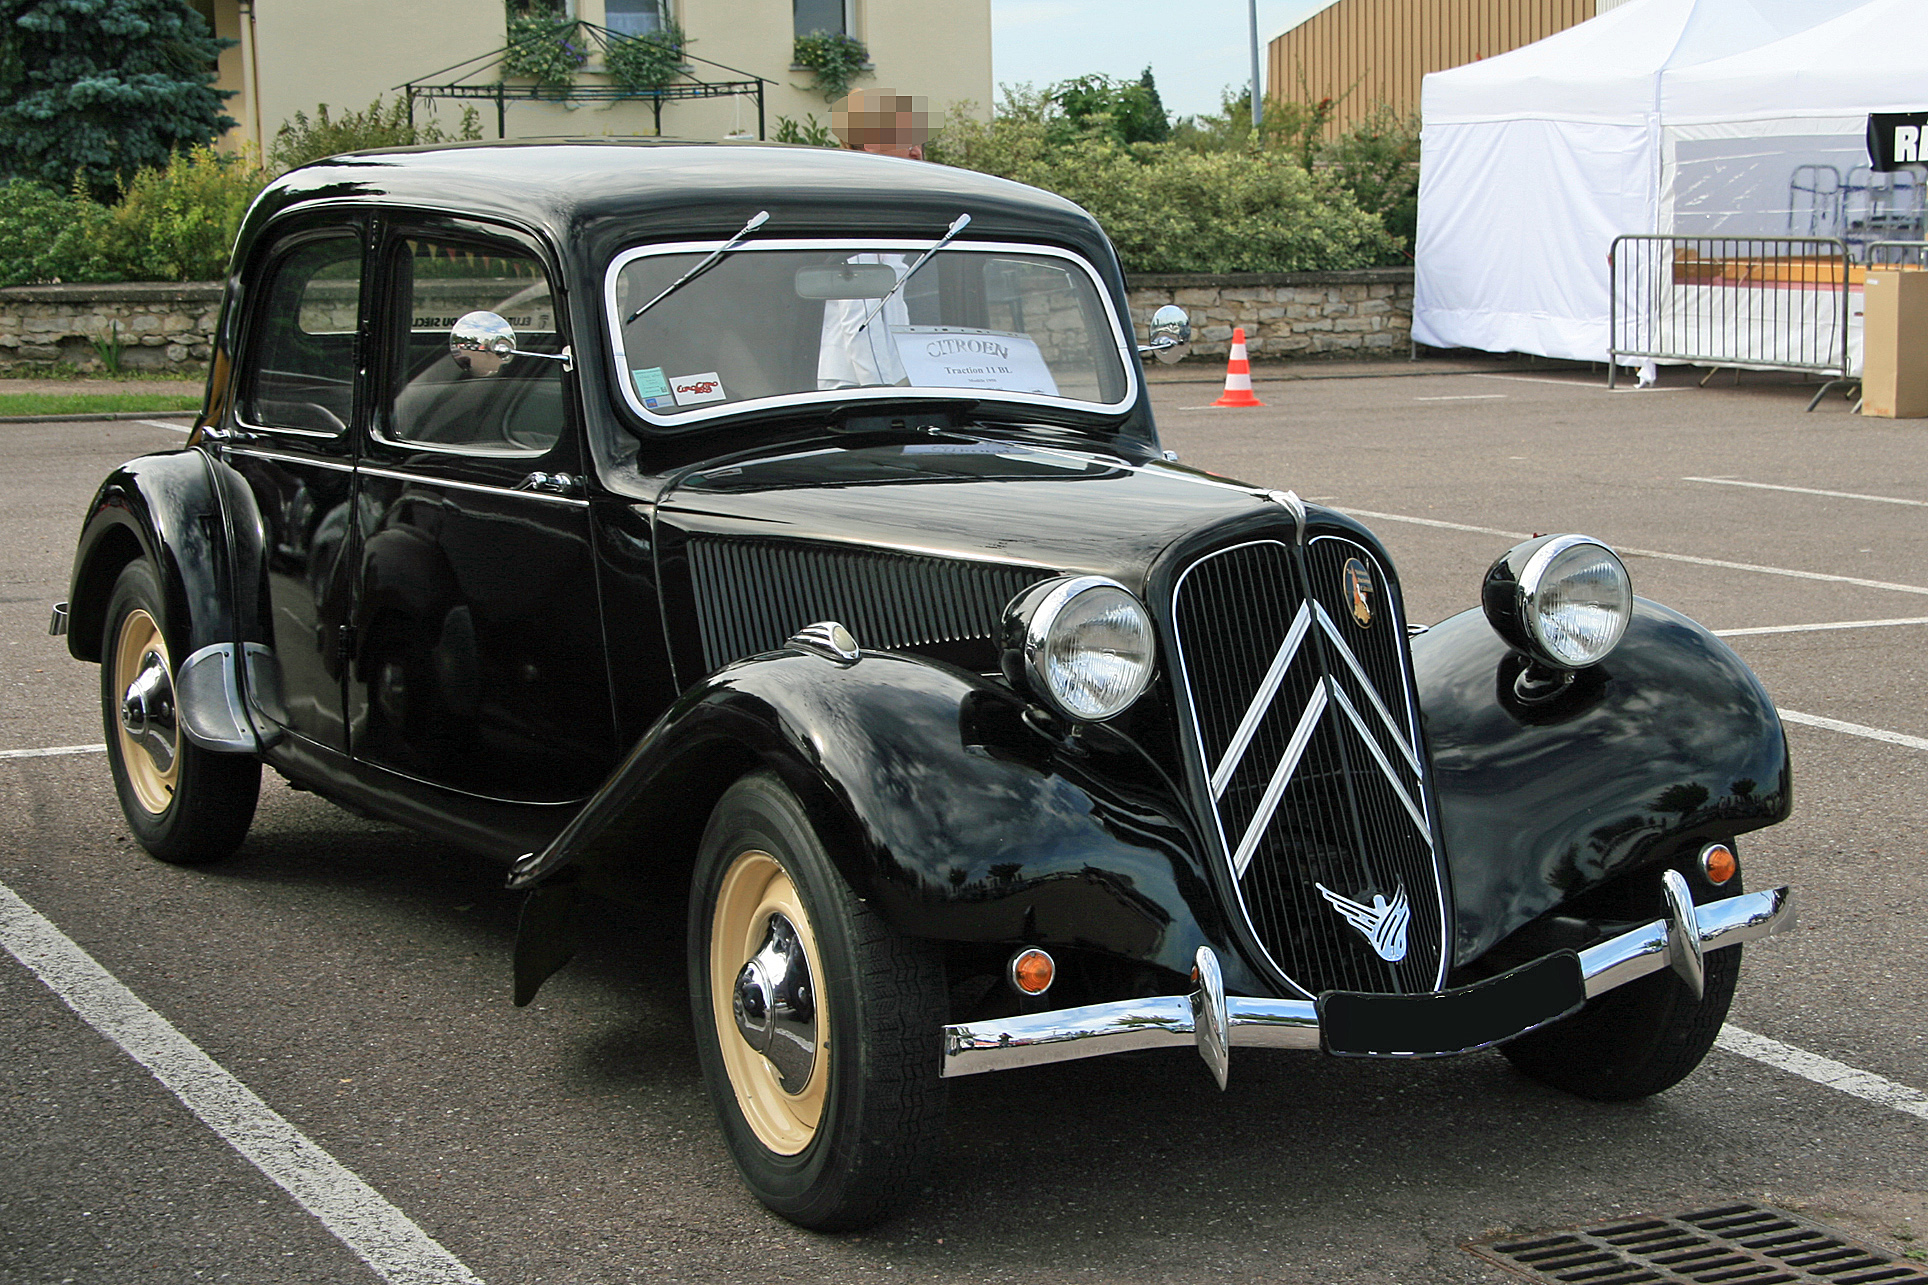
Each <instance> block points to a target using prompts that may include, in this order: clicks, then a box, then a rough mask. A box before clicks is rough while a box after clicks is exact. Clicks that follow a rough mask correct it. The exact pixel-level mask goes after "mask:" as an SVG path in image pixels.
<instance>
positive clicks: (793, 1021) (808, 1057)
mask: <svg viewBox="0 0 1928 1285" xmlns="http://www.w3.org/2000/svg"><path fill="white" fill-rule="evenodd" d="M731 1007H732V1009H733V1010H734V1011H735V1013H736V1029H737V1034H739V1035H741V1036H742V1037H743V1040H744V1042H745V1043H746V1044H748V1045H749V1046H750V1047H751V1048H753V1049H755V1050H756V1051H757V1052H758V1053H761V1054H762V1055H763V1056H764V1057H766V1058H768V1059H769V1060H770V1065H771V1066H773V1067H775V1068H776V1071H777V1079H778V1082H779V1083H781V1084H782V1086H783V1090H784V1092H786V1093H797V1092H800V1091H801V1090H802V1089H803V1086H804V1085H805V1084H807V1083H809V1081H810V1071H811V1068H812V1067H814V1066H815V1065H816V1063H817V993H816V989H815V987H814V985H813V984H812V981H811V977H810V961H809V959H808V958H807V957H806V956H805V955H804V952H803V942H802V941H801V940H800V939H799V938H798V936H797V930H796V926H795V925H793V924H792V923H791V922H790V921H789V919H788V918H786V917H785V916H783V915H782V914H775V913H773V914H772V915H771V916H770V923H769V928H768V930H767V932H766V933H765V934H764V938H763V945H762V946H761V947H760V948H759V949H758V950H757V952H756V954H755V955H752V956H751V957H750V962H749V963H747V964H745V965H743V971H741V972H739V973H738V974H737V975H736V988H735V994H734V995H733V996H732V1003H731Z"/></svg>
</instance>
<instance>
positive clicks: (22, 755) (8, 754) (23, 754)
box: [0, 745, 107, 759]
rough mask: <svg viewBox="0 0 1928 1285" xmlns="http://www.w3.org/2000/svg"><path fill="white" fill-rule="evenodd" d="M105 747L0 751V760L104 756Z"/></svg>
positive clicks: (52, 746) (63, 747) (77, 746)
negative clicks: (80, 755) (81, 755)
mask: <svg viewBox="0 0 1928 1285" xmlns="http://www.w3.org/2000/svg"><path fill="white" fill-rule="evenodd" d="M106 752H107V747H106V746H105V745H50V746H48V747H47V748H46V749H44V750H0V759H50V758H56V757H58V756H60V755H62V754H105V753H106Z"/></svg>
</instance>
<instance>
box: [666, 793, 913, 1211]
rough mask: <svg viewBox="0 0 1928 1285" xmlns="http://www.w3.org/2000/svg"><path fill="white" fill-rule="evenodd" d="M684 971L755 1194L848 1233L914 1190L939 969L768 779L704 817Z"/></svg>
mask: <svg viewBox="0 0 1928 1285" xmlns="http://www.w3.org/2000/svg"><path fill="white" fill-rule="evenodd" d="M689 968H690V1003H691V1007H692V1009H693V1012H694V1017H695V1021H696V1036H697V1050H698V1054H699V1057H700V1058H701V1061H702V1065H703V1076H704V1079H705V1080H706V1081H707V1083H708V1085H709V1090H710V1096H711V1099H712V1101H713V1103H714V1104H715V1107H716V1112H717V1116H718V1118H719V1120H720V1121H721V1123H722V1126H723V1133H724V1138H725V1140H726V1141H727V1143H728V1144H729V1148H730V1154H731V1156H732V1158H733V1159H734V1160H735V1161H736V1166H737V1169H738V1170H739V1171H740V1172H741V1173H742V1175H743V1180H744V1182H746V1183H747V1184H748V1185H749V1187H750V1190H751V1191H752V1192H753V1193H755V1195H756V1197H757V1199H758V1200H761V1201H762V1202H763V1203H764V1204H765V1205H767V1206H769V1207H770V1208H771V1209H772V1210H774V1211H775V1212H776V1213H778V1214H781V1215H782V1216H783V1217H785V1218H787V1219H789V1220H790V1221H791V1222H794V1223H797V1224H798V1225H800V1226H804V1227H810V1228H814V1229H816V1230H819V1231H845V1230H850V1229H853V1228H857V1227H862V1226H866V1225H868V1224H870V1223H873V1222H875V1221H877V1220H878V1219H879V1218H881V1217H883V1216H884V1214H885V1213H887V1212H888V1211H889V1208H890V1206H891V1205H893V1204H895V1203H897V1202H898V1201H901V1200H902V1199H904V1198H905V1197H906V1196H908V1195H910V1194H912V1193H914V1192H915V1191H916V1190H917V1178H918V1175H919V1173H920V1172H921V1170H922V1168H923V1166H924V1163H925V1162H926V1161H927V1160H928V1158H929V1157H930V1155H931V1154H932V1153H933V1152H934V1151H935V1149H936V1146H937V1143H938V1140H939V1138H940V1136H941V1134H942V1131H943V1115H944V1097H945V1094H944V1082H943V1080H942V1079H940V1078H939V1076H938V1051H939V1028H940V1027H941V1026H942V1025H943V1022H944V1017H945V1004H946V990H945V985H944V968H943V961H942V959H941V957H940V956H939V954H938V952H937V950H936V948H935V947H933V946H932V945H930V944H929V943H927V942H921V941H916V940H913V939H911V938H907V937H903V936H901V935H899V934H898V933H896V932H894V931H893V930H892V929H891V928H890V927H889V926H888V925H887V924H885V923H884V922H883V920H882V919H881V918H880V917H879V916H878V915H877V913H876V912H875V911H874V910H872V909H871V908H870V907H868V906H866V905H865V904H864V903H863V902H861V901H859V900H858V899H857V897H856V896H855V895H854V894H853V893H852V892H851V890H850V888H849V886H848V885H847V884H846V883H845V882H844V880H843V878H842V876H841V875H839V874H838V873H837V870H836V868H835V867H834V866H833V865H832V864H831V862H830V859H829V857H828V855H827V854H826V852H825V850H824V847H823V844H822V842H821V841H820V839H819V838H818V836H817V834H816V831H815V829H814V827H813V826H812V825H811V824H810V821H809V819H808V817H807V816H806V815H805V813H804V810H803V807H802V805H801V804H799V803H798V802H797V799H796V796H795V795H793V794H792V793H791V792H790V791H789V790H788V789H787V788H786V787H785V786H784V785H783V784H782V783H781V782H780V781H778V780H777V779H776V778H775V777H774V776H771V775H768V774H763V773H759V774H756V775H753V776H748V777H745V778H744V779H743V780H741V781H738V782H737V783H736V784H735V785H733V786H731V787H730V790H729V791H728V793H726V794H725V795H724V796H723V798H722V800H721V801H720V802H719V803H718V804H717V806H716V810H715V811H714V812H713V813H712V814H711V817H710V823H709V828H708V829H707V831H706V832H705V833H704V836H703V846H702V849H701V851H700V853H699V854H698V857H697V863H696V875H695V879H694V881H693V885H692V888H691V894H690V923H689Z"/></svg>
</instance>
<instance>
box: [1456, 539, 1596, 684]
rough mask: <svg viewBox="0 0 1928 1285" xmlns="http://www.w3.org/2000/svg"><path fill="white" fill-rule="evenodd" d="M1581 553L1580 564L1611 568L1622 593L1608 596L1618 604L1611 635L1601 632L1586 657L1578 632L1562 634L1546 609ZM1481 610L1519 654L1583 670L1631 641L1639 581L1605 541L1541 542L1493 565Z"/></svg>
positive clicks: (1520, 548) (1557, 666) (1558, 666)
mask: <svg viewBox="0 0 1928 1285" xmlns="http://www.w3.org/2000/svg"><path fill="white" fill-rule="evenodd" d="M1576 551H1579V558H1586V559H1590V560H1591V561H1592V562H1594V563H1595V564H1596V565H1602V564H1604V565H1605V566H1607V567H1608V568H1610V570H1611V578H1612V579H1613V580H1615V581H1617V584H1616V586H1615V589H1616V590H1617V592H1610V593H1608V594H1607V595H1605V596H1606V597H1608V598H1610V599H1612V601H1611V602H1610V603H1608V604H1606V605H1607V609H1608V611H1609V614H1610V616H1611V619H1610V621H1609V623H1608V625H1607V627H1606V630H1605V632H1604V633H1601V632H1600V631H1598V630H1596V631H1595V638H1594V640H1593V642H1592V644H1591V645H1590V646H1589V647H1587V648H1586V649H1585V650H1584V651H1576V650H1575V649H1574V648H1573V647H1572V645H1571V639H1572V637H1573V634H1574V631H1572V630H1567V631H1564V633H1563V634H1562V632H1561V631H1559V630H1558V629H1557V628H1556V626H1557V624H1558V621H1557V620H1554V619H1552V618H1550V617H1549V614H1548V613H1547V611H1546V608H1545V602H1546V598H1547V596H1548V594H1547V590H1549V589H1550V588H1552V587H1553V586H1555V585H1557V584H1559V583H1561V582H1562V581H1563V580H1565V579H1566V578H1567V577H1566V575H1565V574H1563V565H1564V566H1570V565H1571V564H1572V563H1573V562H1575V561H1576V560H1579V559H1578V558H1576V556H1575V552H1576ZM1480 605H1481V606H1482V607H1483V608H1485V611H1486V619H1487V620H1488V621H1489V622H1490V623H1491V624H1492V626H1493V629H1494V631H1495V632H1496V633H1498V634H1499V636H1500V637H1501V638H1504V639H1505V640H1506V641H1507V642H1508V643H1510V644H1512V645H1513V647H1515V648H1516V649H1518V650H1520V651H1523V652H1525V653H1526V654H1527V655H1528V656H1531V657H1532V658H1533V659H1534V660H1536V661H1538V662H1539V663H1541V664H1542V665H1546V666H1548V667H1550V668H1553V669H1559V670H1567V671H1573V670H1581V669H1586V668H1589V667H1591V666H1593V665H1597V664H1599V663H1600V662H1601V661H1603V660H1605V659H1606V658H1607V657H1608V656H1609V655H1611V654H1612V653H1613V649H1614V648H1615V647H1617V646H1619V645H1620V640H1621V639H1622V638H1624V637H1625V636H1626V633H1627V623H1628V622H1629V621H1630V620H1631V619H1632V618H1633V578H1632V577H1631V576H1629V575H1628V574H1627V567H1626V564H1625V563H1623V562H1621V560H1620V555H1619V554H1617V553H1615V552H1614V551H1613V549H1612V548H1611V547H1609V546H1608V545H1606V544H1604V543H1602V542H1601V541H1599V540H1595V539H1593V538H1592V537H1590V536H1584V535H1547V536H1540V537H1539V538H1537V539H1533V540H1528V541H1526V542H1525V543H1524V544H1519V545H1515V546H1514V547H1513V548H1511V549H1509V550H1507V551H1506V553H1505V554H1504V555H1502V556H1501V557H1500V558H1499V560H1498V561H1496V562H1494V563H1493V565H1492V567H1491V568H1489V569H1488V571H1487V573H1486V580H1485V583H1484V584H1483V585H1482V587H1481V592H1480ZM1562 637H1564V638H1565V639H1566V640H1567V642H1566V645H1562V643H1561V641H1560V639H1561V638H1562Z"/></svg>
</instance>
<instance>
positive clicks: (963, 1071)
mask: <svg viewBox="0 0 1928 1285" xmlns="http://www.w3.org/2000/svg"><path fill="white" fill-rule="evenodd" d="M1662 879H1663V882H1664V883H1665V885H1666V888H1665V891H1666V901H1667V907H1668V914H1667V918H1665V919H1656V920H1654V921H1653V922H1652V923H1649V924H1645V925H1643V926H1641V927H1639V928H1636V929H1633V930H1632V931H1631V932H1624V933H1621V934H1620V935H1619V936H1618V937H1614V938H1611V939H1609V940H1607V941H1603V942H1601V943H1600V944H1598V945H1596V946H1589V947H1588V948H1587V949H1585V950H1583V951H1580V952H1579V973H1580V977H1581V978H1582V979H1583V983H1584V992H1585V998H1586V999H1591V998H1593V997H1594V996H1595V995H1600V994H1603V993H1605V992H1607V991H1610V990H1612V989H1614V988H1615V987H1617V986H1624V985H1626V984H1627V983H1628V982H1631V981H1634V980H1636V979H1638V978H1641V977H1645V976H1647V975H1648V974H1649V973H1656V972H1659V971H1660V970H1661V969H1663V968H1672V969H1673V970H1674V971H1675V972H1676V973H1678V974H1679V975H1680V976H1681V978H1682V980H1684V981H1685V982H1686V983H1687V984H1688V985H1689V986H1691V987H1693V988H1694V990H1695V991H1696V992H1697V993H1698V992H1699V991H1700V989H1701V987H1702V984H1703V972H1702V957H1703V956H1704V954H1705V953H1706V952H1707V951H1710V950H1720V949H1722V948H1724V947H1727V946H1737V945H1739V944H1740V943H1742V942H1748V941H1756V940H1759V939H1760V938H1763V937H1770V936H1773V935H1774V934H1776V933H1780V932H1785V931H1787V930H1788V929H1789V928H1791V927H1793V925H1794V908H1793V904H1792V902H1791V901H1790V899H1789V893H1788V890H1787V889H1786V888H1775V889H1772V890H1770V891H1767V892H1753V893H1746V894H1743V895H1741V896H1738V897H1729V898H1727V899H1726V900H1724V901H1712V902H1707V903H1706V904H1704V905H1699V906H1696V905H1694V904H1693V903H1692V900H1691V898H1690V897H1689V896H1688V895H1687V885H1686V881H1685V880H1684V879H1682V878H1681V876H1680V875H1679V874H1677V873H1675V872H1673V871H1671V870H1670V871H1666V872H1664V873H1663V875H1662ZM1527 967H1528V968H1532V967H1534V965H1527ZM1569 967H1570V966H1569ZM1516 971H1523V970H1516ZM1194 977H1195V979H1196V980H1197V982H1198V989H1197V990H1195V991H1193V992H1192V993H1191V994H1189V995H1159V996H1152V997H1149V998H1144V999H1130V1000H1121V1001H1118V1002H1116V1003H1111V1004H1089V1005H1086V1006H1085V1007H1083V1008H1066V1009H1059V1010H1057V1011H1056V1012H1050V1013H1030V1014H1026V1015H1024V1016H1021V1017H1010V1018H1004V1019H1002V1020H1000V1021H995V1022H967V1023H959V1024H957V1025H954V1026H946V1027H945V1028H944V1060H943V1074H944V1075H946V1076H953V1075H977V1074H979V1073H981V1072H984V1071H1006V1070H1010V1069H1012V1068H1014V1067H1021V1066H1040V1065H1042V1064H1044V1063H1046V1062H1068V1061H1071V1060H1072V1059H1074V1058H1081V1057H1098V1056H1100V1055H1101V1054H1105V1053H1124V1052H1128V1051H1130V1050H1132V1049H1157V1048H1176V1047H1181V1046H1184V1045H1196V1046H1197V1048H1198V1051H1199V1055H1200V1056H1202V1057H1203V1058H1204V1059H1205V1063H1206V1065H1207V1066H1209V1067H1210V1068H1211V1071H1212V1074H1213V1076H1214V1077H1215V1078H1216V1079H1217V1080H1218V1083H1219V1087H1220V1088H1223V1087H1225V1078H1226V1073H1227V1061H1228V1055H1229V1051H1230V1050H1231V1049H1232V1048H1269V1049H1320V1048H1323V1047H1325V1046H1326V1040H1325V1037H1324V1035H1323V1034H1322V1032H1321V1029H1320V1020H1319V1005H1318V1003H1317V1002H1316V1001H1313V1000H1296V999H1253V998H1249V997H1247V996H1243V995H1227V994H1226V993H1225V987H1224V983H1223V981H1222V980H1221V978H1220V973H1219V965H1218V957H1217V955H1215V954H1214V953H1213V952H1212V949H1211V947H1209V946H1201V947H1199V948H1198V956H1197V968H1196V970H1195V973H1194ZM1482 985H1483V983H1482ZM1473 989H1475V988H1474V987H1467V988H1464V990H1465V991H1471V990H1473ZM1453 993H1454V992H1448V994H1453ZM1569 1011H1570V1010H1569ZM1561 1015H1562V1014H1560V1013H1555V1014H1553V1015H1552V1016H1551V1017H1547V1018H1543V1019H1540V1020H1535V1021H1532V1022H1530V1023H1529V1024H1527V1025H1524V1026H1521V1027H1519V1028H1518V1029H1516V1030H1510V1031H1508V1032H1507V1033H1506V1034H1504V1035H1501V1036H1499V1037H1498V1038H1482V1039H1476V1040H1474V1041H1473V1042H1470V1043H1468V1044H1467V1045H1466V1046H1465V1047H1463V1048H1451V1049H1428V1050H1425V1051H1423V1052H1420V1051H1415V1052H1412V1053H1406V1054H1401V1053H1399V1052H1396V1051H1389V1052H1387V1053H1385V1054H1384V1056H1395V1057H1396V1056H1439V1055H1444V1054H1449V1053H1465V1052H1471V1051H1473V1050H1474V1049H1479V1048H1486V1047H1488V1046H1490V1045H1493V1044H1497V1043H1500V1042H1501V1041H1502V1040H1505V1039H1510V1038H1512V1037H1513V1036H1514V1035H1518V1034H1522V1033H1524V1032H1525V1031H1528V1030H1532V1029H1533V1028H1534V1027H1535V1026H1539V1025H1544V1024H1545V1022H1546V1021H1551V1020H1554V1019H1555V1018H1557V1017H1559V1016H1561Z"/></svg>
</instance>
